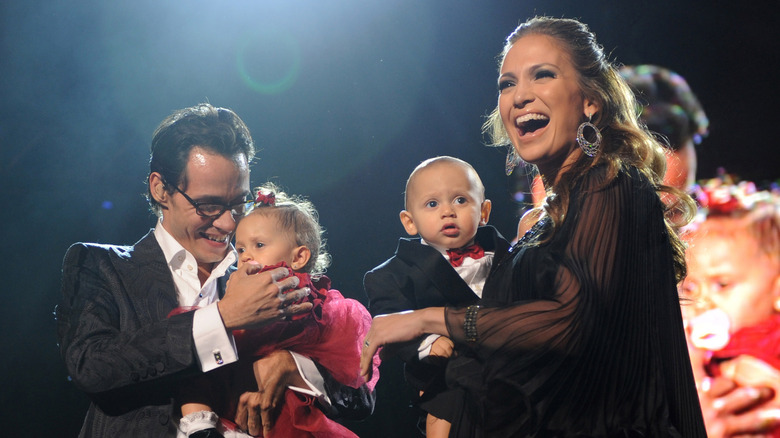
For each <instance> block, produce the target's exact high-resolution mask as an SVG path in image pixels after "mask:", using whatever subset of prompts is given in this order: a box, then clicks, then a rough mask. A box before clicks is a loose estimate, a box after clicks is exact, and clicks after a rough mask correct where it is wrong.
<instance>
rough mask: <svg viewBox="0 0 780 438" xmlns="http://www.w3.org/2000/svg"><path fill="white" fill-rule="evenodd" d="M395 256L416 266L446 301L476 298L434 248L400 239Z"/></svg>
mask: <svg viewBox="0 0 780 438" xmlns="http://www.w3.org/2000/svg"><path fill="white" fill-rule="evenodd" d="M396 256H397V257H398V258H399V259H401V260H402V261H404V262H405V263H407V264H409V265H411V266H414V267H416V268H417V269H418V270H419V272H421V274H422V275H423V276H425V277H427V279H428V281H430V282H431V283H432V284H433V285H434V287H435V288H436V289H437V290H438V291H439V292H440V293H441V294H442V295H444V297H445V299H446V301H447V302H450V303H453V304H454V305H460V304H466V303H472V302H474V301H476V300H477V299H478V297H477V295H476V294H475V293H474V291H472V290H471V288H470V287H469V286H468V285H467V284H466V282H465V281H463V279H462V278H460V275H458V273H457V272H455V269H453V267H452V266H451V265H450V263H449V262H448V261H447V259H445V258H444V256H442V255H441V253H440V252H439V251H437V250H436V249H435V248H433V247H430V246H428V245H423V244H422V243H420V242H419V240H412V239H401V240H400V241H399V242H398V249H397V250H396Z"/></svg>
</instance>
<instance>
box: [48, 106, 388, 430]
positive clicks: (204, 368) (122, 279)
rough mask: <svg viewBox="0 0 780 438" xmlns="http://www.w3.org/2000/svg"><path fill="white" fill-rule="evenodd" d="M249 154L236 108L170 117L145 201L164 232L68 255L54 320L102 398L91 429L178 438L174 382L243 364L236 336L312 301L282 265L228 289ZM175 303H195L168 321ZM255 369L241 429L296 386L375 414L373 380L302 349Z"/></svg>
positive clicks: (262, 419)
mask: <svg viewBox="0 0 780 438" xmlns="http://www.w3.org/2000/svg"><path fill="white" fill-rule="evenodd" d="M253 157H254V145H253V142H252V138H251V136H250V134H249V130H248V129H247V127H246V126H245V125H244V123H243V121H241V119H240V118H239V117H238V116H237V115H236V114H235V113H233V112H232V111H230V110H227V109H224V108H215V107H213V106H211V105H209V104H201V105H197V106H195V107H192V108H185V109H182V110H179V111H176V112H174V113H173V114H172V115H171V116H169V117H168V118H166V119H165V120H164V121H163V122H162V123H161V124H160V126H159V127H158V128H157V130H156V131H155V133H154V136H153V139H152V146H151V160H150V173H149V178H148V194H147V198H148V199H149V203H150V205H151V209H152V211H154V212H155V214H156V215H157V216H158V218H159V221H158V223H157V226H156V227H155V228H154V229H153V230H152V231H150V232H149V233H148V234H147V235H146V236H144V237H143V238H142V239H141V240H140V241H138V243H136V244H135V245H134V246H132V247H126V246H109V245H96V244H83V243H78V244H75V245H73V246H72V247H71V248H70V249H69V250H68V252H67V254H66V256H65V260H64V263H63V280H62V294H63V298H62V302H61V303H60V305H59V306H58V307H57V312H56V315H57V329H58V337H59V341H60V349H61V353H62V356H63V358H64V360H65V364H66V366H67V369H68V372H69V373H70V375H71V377H72V378H73V381H74V383H75V384H76V386H77V387H79V389H81V390H83V391H85V392H86V393H87V394H89V395H90V398H91V399H92V404H91V405H90V408H89V411H88V413H87V417H86V419H85V421H84V426H83V428H82V431H81V436H99V437H104V436H105V437H121V436H127V437H138V436H144V437H158V436H159V437H172V436H176V435H177V425H176V423H177V421H175V417H176V414H177V413H178V412H179V411H178V409H177V408H176V407H175V406H174V405H173V398H174V397H175V395H176V394H175V391H176V387H177V385H178V384H180V383H181V382H182V380H183V379H185V378H187V377H192V376H196V375H198V374H199V373H201V372H209V371H212V370H218V369H220V368H223V367H225V366H226V365H229V364H231V363H235V362H236V361H237V360H238V355H237V353H236V349H235V344H234V342H233V337H232V334H231V333H232V331H233V330H236V329H246V328H256V327H261V326H263V325H265V324H269V323H273V322H277V321H279V320H282V319H285V318H287V317H289V316H292V315H295V314H298V313H302V312H306V311H308V310H309V309H310V306H311V304H310V303H304V304H297V305H296V304H292V303H293V302H294V301H296V300H298V299H300V298H302V297H303V296H304V295H305V294H306V293H308V291H307V290H305V289H301V290H295V289H296V287H297V279H296V278H295V277H291V278H286V279H283V280H280V279H281V278H283V277H285V276H286V274H287V272H286V269H285V268H278V269H277V270H274V271H268V272H262V273H261V272H258V271H259V268H258V266H256V265H246V266H244V267H242V269H240V270H238V271H236V273H235V274H234V275H233V276H232V279H231V281H230V285H229V287H228V286H226V283H227V278H228V275H229V274H230V272H231V271H232V268H231V266H232V265H233V263H234V262H235V259H236V256H235V253H234V251H233V250H232V246H231V244H230V241H231V238H232V236H233V232H234V231H235V228H236V221H237V219H238V217H239V216H241V215H242V214H243V213H244V211H245V203H246V201H247V198H248V197H249V196H250V190H249V163H250V161H251V160H252V158H253ZM288 290H289V291H290V292H288V293H286V294H282V293H281V292H283V291H288ZM179 306H197V307H198V310H196V311H194V312H187V313H182V314H178V315H173V316H171V317H170V318H168V314H169V312H170V311H171V310H172V309H174V308H175V307H179ZM252 368H253V369H254V373H255V378H256V379H257V381H258V387H259V390H258V392H257V393H250V394H245V396H242V397H241V400H240V401H237V402H239V406H238V409H239V414H238V416H239V418H242V417H243V419H244V420H245V421H239V423H242V422H243V423H245V424H243V426H244V427H245V428H246V429H248V432H249V433H250V434H252V435H258V434H259V433H260V431H261V428H263V427H265V428H268V427H270V425H271V424H272V422H273V416H274V413H275V411H276V409H277V408H279V407H280V405H281V403H283V395H284V391H285V389H286V388H287V387H293V388H294V389H295V390H298V391H300V392H303V393H306V394H309V395H312V396H315V397H317V399H318V400H319V405H320V406H321V407H322V408H323V409H325V410H326V411H328V412H329V413H334V411H337V412H338V413H340V414H342V415H344V416H345V417H348V418H360V417H363V416H365V415H368V414H369V413H370V412H371V410H372V409H373V394H371V393H369V391H368V390H367V389H366V387H365V386H364V387H362V388H358V389H353V388H350V387H346V386H343V385H340V384H339V383H338V382H336V381H335V380H333V379H332V378H331V377H330V376H329V374H328V373H327V371H325V370H324V369H322V368H320V367H318V366H317V365H316V364H314V363H313V362H312V361H311V360H309V359H307V358H305V357H302V356H299V355H297V354H295V353H292V352H284V351H283V352H277V353H274V354H271V355H269V356H268V357H266V358H264V359H261V360H259V361H257V362H255V363H254V364H253V366H252ZM188 420H189V419H186V420H183V421H182V429H185V428H186V427H187V424H186V423H187V421H188ZM200 433H201V435H198V436H219V435H218V434H217V433H216V431H215V430H211V431H205V432H203V431H202V432H200ZM193 436H195V435H193Z"/></svg>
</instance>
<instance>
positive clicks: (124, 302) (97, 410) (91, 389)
mask: <svg viewBox="0 0 780 438" xmlns="http://www.w3.org/2000/svg"><path fill="white" fill-rule="evenodd" d="M226 281H227V275H226V276H224V277H223V278H221V279H220V280H219V284H218V289H219V291H220V296H221V295H222V294H223V293H224V289H225V282H226ZM178 305H179V303H178V299H177V296H176V289H175V287H174V284H173V278H172V277H171V273H170V270H169V269H168V265H167V263H166V261H165V256H164V255H163V252H162V249H161V248H160V246H159V244H158V243H157V240H156V239H155V237H154V234H153V233H152V232H149V233H148V234H147V235H146V236H144V237H143V238H142V239H141V240H140V241H138V243H136V244H135V245H134V246H113V245H97V244H85V243H77V244H74V245H73V246H71V247H70V249H68V252H67V253H66V255H65V260H64V262H63V268H62V301H61V303H60V305H59V306H57V310H56V315H57V332H58V337H59V344H60V351H61V354H62V357H63V359H64V360H65V365H66V367H67V370H68V372H69V374H70V376H71V377H72V379H73V382H74V383H75V384H76V386H77V387H78V388H79V389H81V390H83V391H84V392H86V393H87V394H88V395H89V396H90V398H91V399H92V404H91V405H90V408H89V411H88V412H87V417H86V419H85V421H84V425H83V428H82V430H81V434H80V436H81V437H139V436H144V437H174V436H176V425H175V424H174V421H173V418H174V415H175V414H177V413H175V412H174V404H173V397H174V395H175V391H176V386H177V383H179V382H180V381H181V380H182V379H184V378H186V377H190V376H193V375H197V374H199V373H200V367H199V366H198V361H197V358H196V354H195V346H194V341H193V339H192V318H193V312H186V313H182V314H179V315H174V316H171V317H170V318H168V313H169V312H170V311H171V310H173V309H174V308H175V307H177V306H178ZM320 371H321V372H322V373H323V377H324V378H325V386H326V389H327V391H328V395H329V396H330V398H331V401H332V402H333V404H334V406H335V407H336V408H337V409H338V410H339V412H340V413H342V414H344V416H345V417H349V418H360V417H364V416H366V415H368V414H370V412H371V410H372V409H373V394H372V393H370V392H369V391H368V390H367V388H366V387H365V386H363V387H362V388H358V389H353V388H349V387H345V386H343V385H341V384H339V383H338V382H336V381H335V380H333V379H332V377H330V374H329V373H327V372H326V371H325V370H324V369H322V368H320Z"/></svg>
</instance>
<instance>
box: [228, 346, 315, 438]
mask: <svg viewBox="0 0 780 438" xmlns="http://www.w3.org/2000/svg"><path fill="white" fill-rule="evenodd" d="M253 369H254V373H255V380H257V392H246V393H244V394H242V395H241V397H240V399H239V401H238V410H237V412H236V420H235V422H236V424H238V426H239V427H241V428H242V429H243V430H246V431H248V432H249V434H250V435H253V436H254V435H260V433H261V432H262V430H263V429H265V430H268V429H271V428H272V427H273V425H274V422H275V421H276V418H277V416H278V415H279V412H280V411H281V409H282V406H283V405H284V394H285V391H286V390H287V387H288V386H298V387H303V388H305V387H306V386H307V385H306V382H305V381H304V380H303V377H301V375H300V373H299V372H298V367H297V366H296V365H295V360H294V359H293V357H292V355H291V354H290V352H288V351H284V350H279V351H275V352H273V353H271V354H269V355H268V356H266V357H264V358H262V359H260V360H258V361H256V362H255V363H254V365H253Z"/></svg>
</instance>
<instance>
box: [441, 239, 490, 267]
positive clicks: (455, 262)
mask: <svg viewBox="0 0 780 438" xmlns="http://www.w3.org/2000/svg"><path fill="white" fill-rule="evenodd" d="M447 255H449V256H450V263H451V264H452V266H456V267H457V266H460V265H462V264H463V259H464V258H466V257H471V258H472V259H475V260H476V259H481V258H482V257H484V256H485V250H484V249H482V247H481V246H479V245H477V244H474V245H470V246H467V247H465V248H458V249H448V250H447Z"/></svg>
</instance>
